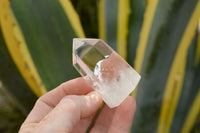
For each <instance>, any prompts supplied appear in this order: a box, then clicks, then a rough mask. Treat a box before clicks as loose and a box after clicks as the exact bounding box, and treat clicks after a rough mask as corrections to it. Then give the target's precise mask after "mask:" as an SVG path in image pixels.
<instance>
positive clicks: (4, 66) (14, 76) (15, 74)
mask: <svg viewBox="0 0 200 133" xmlns="http://www.w3.org/2000/svg"><path fill="white" fill-rule="evenodd" d="M0 64H1V65H0V80H1V81H2V82H3V85H4V86H5V88H6V89H7V90H8V91H9V92H10V93H11V95H12V96H13V98H14V99H15V100H16V101H15V102H16V104H17V105H18V108H19V109H20V110H21V111H22V112H23V113H24V114H28V112H29V111H30V110H31V109H32V107H33V105H34V103H35V101H36V99H37V97H36V95H35V94H34V93H33V92H32V91H31V89H30V88H29V86H28V85H27V83H26V82H25V81H24V79H23V77H22V76H21V74H20V72H19V70H18V69H17V67H16V65H15V63H14V62H13V60H12V58H11V56H10V53H9V51H8V49H7V47H6V44H5V41H4V39H3V35H2V32H1V29H0Z"/></svg>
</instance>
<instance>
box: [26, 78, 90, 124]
mask: <svg viewBox="0 0 200 133" xmlns="http://www.w3.org/2000/svg"><path fill="white" fill-rule="evenodd" d="M90 91H92V88H91V87H90V86H89V84H88V83H87V81H86V80H84V78H82V77H81V78H76V79H73V80H70V81H68V82H65V83H62V84H61V85H60V86H58V87H57V88H55V89H53V90H51V91H50V92H48V93H46V94H44V95H43V96H41V97H40V98H39V99H38V100H37V102H36V104H35V106H34V107H33V109H32V111H31V112H30V114H29V115H28V117H27V119H26V120H25V123H37V122H40V121H41V119H43V118H44V117H45V116H46V115H47V114H48V113H49V112H50V111H51V110H52V109H53V108H54V107H55V106H56V105H57V104H58V103H59V102H60V100H61V99H62V98H63V97H65V96H66V95H85V94H87V93H89V92H90Z"/></svg>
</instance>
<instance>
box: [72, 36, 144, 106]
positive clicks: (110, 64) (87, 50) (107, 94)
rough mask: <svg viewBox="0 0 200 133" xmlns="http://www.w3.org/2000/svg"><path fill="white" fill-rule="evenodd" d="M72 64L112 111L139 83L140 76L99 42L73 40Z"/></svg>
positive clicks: (95, 40)
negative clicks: (85, 77)
mask: <svg viewBox="0 0 200 133" xmlns="http://www.w3.org/2000/svg"><path fill="white" fill-rule="evenodd" d="M73 65H74V67H75V68H76V69H77V70H78V71H79V73H80V74H81V75H82V76H87V77H88V78H89V79H90V81H91V82H90V83H91V85H92V87H93V89H94V90H96V91H97V92H99V93H100V94H101V96H102V98H103V100H104V102H105V103H106V104H107V105H108V106H109V107H111V108H112V107H116V106H118V105H119V104H120V103H121V102H122V101H123V100H124V99H125V98H126V97H127V96H128V95H129V94H130V93H131V92H132V91H133V90H134V89H135V87H136V85H137V84H138V82H139V80H140V75H139V74H138V73H137V72H136V71H135V70H134V69H133V68H132V67H131V66H130V65H129V64H128V63H127V62H126V61H125V60H123V59H122V58H121V57H120V56H119V55H118V54H117V53H116V52H115V51H114V50H112V49H111V48H110V47H109V46H108V45H107V44H106V43H105V42H104V41H102V40H100V39H87V38H86V39H80V38H76V39H74V40H73Z"/></svg>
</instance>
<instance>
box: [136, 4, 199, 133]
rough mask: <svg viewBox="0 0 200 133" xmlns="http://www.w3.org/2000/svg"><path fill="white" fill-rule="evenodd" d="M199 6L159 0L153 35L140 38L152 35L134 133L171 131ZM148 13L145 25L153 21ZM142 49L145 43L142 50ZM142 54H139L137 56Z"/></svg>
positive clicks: (149, 38)
mask: <svg viewBox="0 0 200 133" xmlns="http://www.w3.org/2000/svg"><path fill="white" fill-rule="evenodd" d="M197 2H198V1H197V0H192V1H191V0H182V1H179V0H173V1H163V0H159V1H158V3H157V4H155V5H156V6H155V13H154V15H153V21H152V24H151V27H150V31H149V34H141V36H140V41H142V40H141V39H142V38H144V36H146V35H148V36H147V42H146V44H145V45H143V46H145V47H144V48H145V52H144V53H145V54H144V58H143V60H142V67H141V77H142V79H141V81H140V84H139V86H138V93H137V99H136V101H137V111H136V115H135V118H134V122H133V127H132V132H137V133H140V132H157V131H158V132H162V133H165V132H168V131H169V130H170V126H171V123H172V119H173V116H174V113H175V109H176V105H177V101H178V99H179V94H180V92H181V91H182V87H181V86H182V84H183V82H182V81H183V80H182V79H183V77H184V73H185V72H184V71H185V69H184V68H185V66H184V65H185V64H184V62H185V60H186V57H187V50H188V46H189V45H190V44H191V41H192V39H193V36H194V34H195V30H196V28H197V22H198V17H199V16H198V15H196V14H198V12H199V10H198V9H199V4H197ZM147 6H148V5H147ZM196 8H197V9H196ZM146 9H150V8H148V7H147V8H146ZM152 10H153V9H152ZM147 11H149V10H146V13H145V15H146V16H145V18H144V23H145V21H149V20H150V18H149V17H148V16H147ZM194 12H195V15H196V16H195V17H194V16H193V13H194ZM196 12H197V13H196ZM188 24H189V25H188ZM143 27H145V25H143ZM143 30H144V31H145V29H143ZM144 33H145V32H144ZM140 45H141V43H139V46H138V47H140ZM138 50H140V49H138ZM139 52H140V51H137V54H138V53H139ZM137 56H138V55H136V59H137ZM178 66H180V67H178ZM182 70H183V71H182ZM176 77H178V78H177V79H176ZM171 86H172V87H171ZM163 124H164V125H163Z"/></svg>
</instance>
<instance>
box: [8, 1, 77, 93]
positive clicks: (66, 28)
mask: <svg viewBox="0 0 200 133" xmlns="http://www.w3.org/2000/svg"><path fill="white" fill-rule="evenodd" d="M61 4H62V3H61V2H60V1H57V0H46V1H41V0H13V1H12V2H11V8H12V10H13V13H14V15H15V17H16V19H17V22H18V23H19V26H20V28H21V30H22V33H23V35H24V39H25V41H26V44H27V47H28V49H29V52H30V54H31V57H32V59H33V61H34V63H35V66H36V68H37V71H38V73H39V75H40V77H41V79H42V81H43V82H44V85H45V86H46V88H47V89H48V90H51V89H53V88H55V87H56V86H58V85H59V84H61V83H62V82H64V81H67V80H69V79H72V78H75V77H77V76H78V73H77V72H76V70H75V69H74V68H73V66H72V39H73V38H75V37H78V36H77V34H76V33H77V32H76V31H75V29H74V27H73V25H72V23H71V20H70V18H69V16H67V14H66V13H65V10H64V8H63V5H61Z"/></svg>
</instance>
